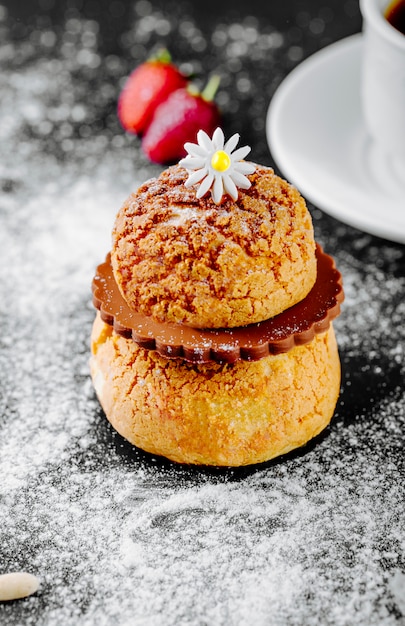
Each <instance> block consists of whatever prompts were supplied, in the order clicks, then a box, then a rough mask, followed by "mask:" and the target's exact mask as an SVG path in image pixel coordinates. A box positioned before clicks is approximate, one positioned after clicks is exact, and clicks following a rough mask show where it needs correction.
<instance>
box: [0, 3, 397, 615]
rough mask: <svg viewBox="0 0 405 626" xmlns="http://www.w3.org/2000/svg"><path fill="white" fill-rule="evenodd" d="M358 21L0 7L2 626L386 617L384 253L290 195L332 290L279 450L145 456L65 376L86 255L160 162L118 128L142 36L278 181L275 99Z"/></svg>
mask: <svg viewBox="0 0 405 626" xmlns="http://www.w3.org/2000/svg"><path fill="white" fill-rule="evenodd" d="M360 30H361V18H360V14H359V8H358V3H357V2H356V1H355V0H319V1H317V2H315V1H314V2H304V1H300V0H285V1H284V2H268V3H263V2H261V1H260V2H258V1H256V0H255V1H252V0H251V1H250V2H246V3H243V4H242V3H238V2H229V1H222V2H221V1H219V2H218V1H216V2H214V1H213V0H206V1H205V2H193V3H191V2H190V3H187V2H185V3H183V2H173V3H172V2H148V1H146V0H139V1H137V2H133V3H132V2H123V1H120V0H114V1H113V2H107V1H106V0H104V1H103V2H95V1H91V0H82V1H80V0H71V1H69V2H67V1H66V2H58V1H57V0H36V1H35V2H25V3H24V2H21V1H14V2H12V0H9V1H8V2H6V3H5V4H4V2H3V3H2V4H0V62H1V68H2V69H1V74H0V94H1V95H0V154H1V157H0V188H1V190H2V191H1V197H0V224H1V228H0V261H1V262H0V289H1V299H0V328H1V332H0V371H1V376H0V468H1V470H0V573H4V572H8V571H16V570H17V571H19V570H26V571H30V572H32V573H34V574H36V575H37V576H38V577H39V578H40V579H41V586H40V589H39V591H38V592H37V594H35V595H34V596H32V597H30V598H28V599H26V600H22V601H16V602H10V603H3V604H0V623H1V624H5V625H10V626H17V625H19V626H20V625H29V626H34V625H35V626H44V625H47V626H48V625H49V626H53V625H55V624H58V625H59V624H60V625H63V626H70V625H71V626H73V625H82V624H83V625H84V624H85V625H97V626H99V625H104V624H105V625H116V624H117V625H120V626H121V625H122V626H124V625H128V626H129V625H133V624H145V625H152V626H154V625H162V624H163V625H168V626H169V625H173V626H174V625H176V626H181V625H207V624H209V625H215V626H220V625H226V626H228V625H238V626H239V625H240V626H242V625H245V624H253V625H263V626H264V625H266V626H267V625H269V624H275V625H280V626H281V625H282V626H284V625H285V626H287V625H296V626H306V625H312V624H313V625H318V624H322V625H324V626H327V625H350V626H354V625H364V626H373V625H375V626H391V625H394V624H401V623H405V525H404V512H405V511H404V509H405V506H404V496H405V488H404V479H405V464H404V451H403V449H404V432H405V431H404V429H405V397H404V371H405V366H404V343H405V323H404V318H405V298H404V296H405V255H404V246H403V245H400V244H395V243H392V242H389V241H385V240H383V239H379V238H377V237H373V236H371V235H368V234H365V233H362V232H360V231H358V230H355V229H353V228H351V227H350V226H347V225H345V224H343V223H340V222H339V221H337V220H335V219H334V218H332V217H330V216H328V215H327V213H325V212H324V211H323V210H322V207H315V206H313V205H311V204H309V208H310V210H311V213H312V216H313V221H314V227H315V233H316V238H317V240H318V241H319V242H320V243H322V245H323V246H324V248H325V249H326V250H327V252H329V253H330V254H332V255H334V257H335V259H336V263H337V265H338V267H339V269H340V270H341V272H342V273H343V277H344V284H345V292H346V301H345V304H344V306H343V311H342V315H341V316H340V317H339V318H338V320H337V321H336V323H335V330H336V333H337V337H338V342H339V347H340V354H341V360H342V391H341V396H340V399H339V402H338V406H337V409H336V414H335V417H334V419H333V421H332V423H331V425H330V427H329V428H328V429H327V431H326V432H325V433H324V435H323V436H321V437H319V438H318V439H317V440H316V441H315V442H313V443H312V444H311V445H310V446H308V447H307V448H305V449H303V450H300V451H299V452H298V453H295V454H291V455H289V456H287V457H285V458H282V459H279V460H277V461H274V462H270V463H268V464H266V465H264V466H259V467H253V468H249V469H240V470H230V469H229V470H226V469H224V470H204V469H190V468H184V467H178V466H175V465H173V464H171V463H169V462H165V461H163V460H161V459H157V458H153V457H151V456H149V455H147V454H144V453H141V452H139V451H137V450H135V449H133V448H132V447H131V446H129V445H128V444H126V443H125V442H124V440H122V439H121V438H120V437H119V436H118V435H116V434H115V433H114V432H113V431H112V429H111V428H110V426H109V425H108V423H107V421H106V419H105V416H104V415H103V413H102V411H101V409H100V407H99V405H98V402H97V400H96V398H95V395H94V392H93V389H92V385H91V382H90V379H89V371H88V358H89V335H90V329H91V324H92V321H93V318H94V310H93V307H92V305H91V294H90V283H91V278H92V274H93V271H94V268H95V266H96V265H97V264H98V263H99V262H100V261H101V260H102V259H103V258H104V255H105V253H106V252H107V251H108V249H109V245H110V232H111V227H112V224H113V220H114V217H115V214H116V212H117V210H118V208H119V207H120V205H121V203H122V202H123V200H124V199H125V198H126V197H127V196H128V195H129V193H130V192H131V191H133V190H134V189H136V187H137V186H138V185H139V184H140V183H141V182H143V181H144V180H146V179H147V178H150V177H151V176H152V175H155V174H158V173H159V172H160V171H161V169H162V168H160V167H159V166H157V165H151V164H150V163H149V162H148V161H147V159H146V158H145V157H144V156H143V155H142V152H141V150H140V144H139V140H138V139H137V138H134V137H131V136H128V135H125V134H124V132H123V131H122V129H121V128H120V126H119V124H118V121H117V118H116V101H117V96H118V93H119V90H120V87H121V86H122V84H123V80H124V79H125V77H126V76H127V74H128V73H129V71H130V70H131V69H132V68H133V67H134V66H135V65H137V64H138V63H140V62H141V61H143V60H144V59H145V58H146V57H147V56H148V54H149V52H150V51H151V50H152V49H153V48H155V47H156V46H157V45H161V44H164V45H166V46H167V47H168V48H169V49H170V50H171V52H172V55H173V58H174V60H175V61H176V62H178V63H180V64H181V65H182V67H183V68H184V69H187V70H190V71H192V72H193V73H195V74H196V77H197V81H200V82H201V83H202V82H204V80H205V79H206V77H207V76H208V75H209V74H210V73H212V72H217V73H219V74H220V75H221V85H220V89H219V92H218V102H219V103H220V105H221V107H222V109H223V112H224V130H225V133H226V135H229V134H231V133H233V132H239V133H240V134H241V138H242V142H243V143H247V144H249V145H250V146H251V147H252V152H251V158H252V160H254V161H257V162H261V163H264V164H266V165H272V166H274V167H275V168H276V170H277V165H276V164H275V163H274V161H273V158H272V155H271V152H270V150H269V147H268V144H267V141H266V134H265V120H266V113H267V109H268V106H269V102H270V101H271V98H272V96H273V94H274V92H275V90H276V88H277V87H278V85H279V84H280V83H281V81H282V79H283V78H284V77H285V76H286V75H287V74H288V73H289V72H290V71H291V70H292V69H293V68H294V67H295V66H296V65H298V64H299V63H300V62H301V61H302V60H303V59H305V58H306V57H308V56H309V55H311V54H313V53H315V52H316V51H318V50H319V49H321V48H323V47H325V46H327V45H328V44H330V43H332V42H333V41H335V40H338V39H341V38H344V37H346V36H348V35H351V34H353V33H355V32H358V31H360ZM303 122H304V123H305V121H303ZM331 149H332V148H331ZM382 210H383V207H382Z"/></svg>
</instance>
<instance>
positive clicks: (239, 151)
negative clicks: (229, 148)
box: [231, 146, 250, 162]
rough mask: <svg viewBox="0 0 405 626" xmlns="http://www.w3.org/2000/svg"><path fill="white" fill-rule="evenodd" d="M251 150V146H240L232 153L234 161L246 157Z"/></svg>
mask: <svg viewBox="0 0 405 626" xmlns="http://www.w3.org/2000/svg"><path fill="white" fill-rule="evenodd" d="M249 152H250V146H243V148H238V149H237V150H235V152H233V153H232V155H231V156H232V161H233V162H235V161H240V160H241V159H244V158H245V156H246V155H247V154H249Z"/></svg>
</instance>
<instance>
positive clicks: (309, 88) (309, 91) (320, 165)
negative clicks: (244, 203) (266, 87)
mask: <svg viewBox="0 0 405 626" xmlns="http://www.w3.org/2000/svg"><path fill="white" fill-rule="evenodd" d="M361 51H362V36H361V35H354V36H352V37H348V38H347V39H343V40H342V41H339V42H337V43H335V44H332V45H331V46H328V47H327V48H324V49H323V50H321V51H320V52H317V53H316V54H314V55H313V56H312V57H309V58H308V59H307V60H305V61H303V62H302V63H301V64H300V65H299V66H298V67H297V68H296V69H295V70H293V71H292V72H291V73H290V74H289V75H288V76H287V78H286V79H285V80H284V81H283V83H282V84H281V85H280V87H279V88H278V89H277V91H276V93H275V95H274V97H273V98H272V101H271V103H270V107H269V110H268V114H267V140H268V143H269V147H270V150H271V153H272V155H273V157H274V159H275V161H276V163H277V165H278V166H279V168H280V170H281V171H282V173H283V175H284V176H285V177H286V178H287V179H288V180H289V181H290V182H292V183H293V184H294V185H295V186H296V187H297V188H298V189H299V190H300V191H301V193H302V194H303V195H304V196H305V197H306V198H307V199H308V200H309V201H310V202H312V203H313V204H315V205H316V206H317V207H319V208H320V209H323V210H324V211H326V212H327V213H330V214H331V215H333V216H334V217H336V218H337V219H339V220H341V221H342V222H345V223H347V224H350V225H351V226H355V227H356V228H359V229H360V230H363V231H365V232H368V233H371V234H373V235H377V236H379V237H384V238H386V239H390V240H392V241H397V242H400V243H405V163H404V162H402V163H400V162H399V161H395V162H394V161H393V160H390V159H389V158H388V157H386V156H385V155H384V154H382V153H381V152H380V151H379V150H378V149H377V147H376V146H375V145H374V144H373V143H372V141H371V139H370V138H369V137H368V135H367V132H366V129H365V126H364V122H363V120H362V115H361V107H360V66H361Z"/></svg>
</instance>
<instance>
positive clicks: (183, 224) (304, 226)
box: [111, 165, 316, 328]
mask: <svg viewBox="0 0 405 626" xmlns="http://www.w3.org/2000/svg"><path fill="white" fill-rule="evenodd" d="M187 177H188V174H187V171H186V170H185V169H184V168H182V167H180V166H178V165H176V166H173V167H170V168H168V169H166V170H165V171H164V172H163V173H162V174H161V175H160V176H159V178H157V179H152V180H150V181H148V182H146V183H145V184H143V185H142V186H141V187H140V188H139V189H138V191H137V192H136V193H134V194H132V195H131V196H130V197H129V198H128V200H127V201H126V202H125V203H124V205H123V207H122V208H121V210H120V211H119V213H118V216H117V219H116V222H115V226H114V230H113V241H112V255H111V258H112V266H113V271H114V277H115V280H116V282H117V284H118V287H119V289H120V291H121V293H122V295H123V297H124V299H125V300H126V302H127V303H128V305H129V306H130V307H131V308H132V309H134V310H136V311H138V312H140V313H143V314H144V315H150V316H152V317H153V318H154V319H156V320H158V321H160V322H176V323H182V324H185V325H188V326H193V327H199V328H231V327H236V326H244V325H247V324H252V323H256V322H260V321H264V320H266V319H268V318H270V317H273V316H275V315H277V314H278V313H280V312H282V311H284V310H285V309H287V308H289V307H291V306H292V305H294V304H295V303H296V302H299V301H300V300H302V299H303V298H304V297H305V296H306V295H307V294H308V293H309V291H310V290H311V288H312V286H313V285H314V282H315V279H316V258H315V241H314V234H313V227H312V221H311V217H310V214H309V211H308V209H307V207H306V205H305V202H304V199H303V198H302V196H301V195H300V194H299V193H298V191H297V190H296V189H295V188H294V187H292V186H291V185H289V184H288V183H287V182H286V181H284V180H283V179H281V178H280V177H278V176H276V175H275V173H274V172H273V170H272V169H270V168H267V167H264V166H259V165H257V166H256V171H255V173H254V174H251V175H250V176H249V179H250V181H251V187H250V189H248V190H247V191H244V190H239V196H238V199H237V200H236V201H233V200H232V199H231V198H229V197H228V196H226V197H224V198H223V201H222V203H221V204H220V205H216V204H214V202H213V201H212V199H211V197H210V196H205V197H204V198H202V199H197V197H196V190H195V189H193V188H191V189H188V188H186V187H185V184H184V183H185V182H186V180H187Z"/></svg>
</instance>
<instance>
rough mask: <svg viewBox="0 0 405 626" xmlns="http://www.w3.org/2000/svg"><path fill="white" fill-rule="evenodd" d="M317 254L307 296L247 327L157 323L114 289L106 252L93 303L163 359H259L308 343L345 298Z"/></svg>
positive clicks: (328, 260)
mask: <svg viewBox="0 0 405 626" xmlns="http://www.w3.org/2000/svg"><path fill="white" fill-rule="evenodd" d="M316 257H317V263H318V272H317V279H316V282H315V285H314V286H313V288H312V289H311V291H310V292H309V294H308V295H307V296H306V298H304V299H303V300H302V301H301V302H298V303H297V304H295V305H294V306H292V307H290V308H289V309H287V310H286V311H283V313H280V314H279V315H277V316H275V317H273V318H271V319H269V320H266V321H264V322H259V323H257V324H251V325H248V326H243V327H237V328H227V329H223V328H220V329H213V328H211V329H199V328H192V327H189V326H184V325H182V324H172V323H161V322H156V321H155V320H153V319H152V318H151V317H148V316H145V315H142V314H140V313H137V312H136V311H134V310H132V309H130V308H129V307H128V305H127V303H126V302H125V300H124V298H123V297H122V295H121V293H120V291H119V289H118V286H117V284H116V282H115V279H114V275H113V271H112V267H111V257H110V254H108V255H107V257H106V261H105V262H104V263H102V264H100V265H99V266H98V267H97V271H96V275H95V277H94V279H93V283H92V289H93V304H94V306H95V307H96V308H97V309H98V310H99V311H100V315H101V318H102V320H103V321H104V322H106V323H107V324H109V325H111V326H113V328H114V330H115V332H116V333H117V334H119V335H121V336H122V337H125V338H126V339H132V340H133V341H135V343H137V344H138V345H139V346H140V347H141V348H144V349H146V350H156V351H157V352H158V353H159V354H160V355H161V356H164V357H166V358H169V359H182V360H185V361H187V362H189V363H209V362H217V363H235V362H236V361H238V360H243V361H258V360H260V359H262V358H264V357H266V356H269V355H270V354H280V353H282V352H288V351H289V350H291V349H292V348H294V347H295V346H299V345H304V344H307V343H309V342H311V341H312V340H313V339H314V337H315V335H316V334H319V333H323V332H325V331H326V330H327V329H328V328H329V326H330V323H331V321H332V320H333V319H334V318H336V317H337V316H338V315H339V313H340V304H341V303H342V302H343V300H344V292H343V286H342V276H341V274H340V272H339V271H338V270H337V269H336V266H335V262H334V260H333V258H332V257H331V256H329V255H328V254H326V253H325V252H324V251H323V250H322V248H321V246H320V245H319V244H317V248H316Z"/></svg>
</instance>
